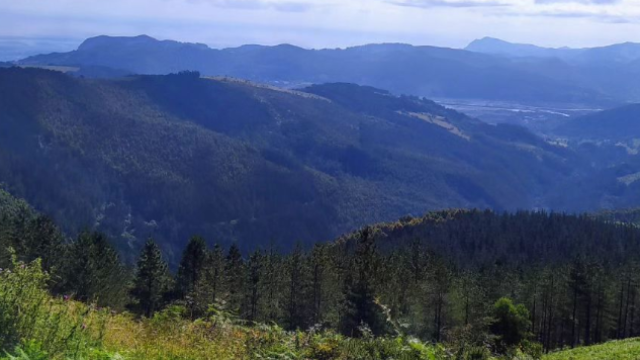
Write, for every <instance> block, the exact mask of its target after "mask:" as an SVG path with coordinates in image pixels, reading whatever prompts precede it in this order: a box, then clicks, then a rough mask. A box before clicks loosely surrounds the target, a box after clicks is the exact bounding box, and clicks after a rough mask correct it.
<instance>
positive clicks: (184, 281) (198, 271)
mask: <svg viewBox="0 0 640 360" xmlns="http://www.w3.org/2000/svg"><path fill="white" fill-rule="evenodd" d="M206 261H207V245H206V243H205V241H204V239H203V238H201V237H199V236H194V237H192V238H191V240H189V244H187V247H186V248H185V250H184V252H183V253H182V259H181V260H180V266H179V268H178V276H177V278H176V297H177V298H178V299H185V298H186V297H187V296H188V295H189V294H191V293H192V292H193V291H194V290H195V287H196V284H197V283H198V281H199V280H200V278H201V277H203V276H204V269H205V265H206Z"/></svg>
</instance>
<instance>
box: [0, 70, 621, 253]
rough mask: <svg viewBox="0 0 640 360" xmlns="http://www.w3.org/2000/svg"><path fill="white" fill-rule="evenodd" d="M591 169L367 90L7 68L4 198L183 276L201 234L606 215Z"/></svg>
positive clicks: (253, 239) (275, 234)
mask: <svg viewBox="0 0 640 360" xmlns="http://www.w3.org/2000/svg"><path fill="white" fill-rule="evenodd" d="M590 164H591V162H590V161H588V159H586V158H583V157H582V156H581V155H580V154H578V153H576V152H574V151H572V150H571V149H567V148H563V147H559V146H555V145H552V144H549V143H547V142H545V141H544V140H543V139H541V138H538V137H537V136H535V135H533V134H532V133H530V132H528V131H527V130H525V129H522V128H519V127H515V126H508V125H499V126H492V125H488V124H485V123H482V122H480V121H478V120H475V119H472V118H469V117H467V116H465V115H463V114H461V113H458V112H455V111H452V110H448V109H445V108H444V107H442V106H439V105H437V104H435V103H434V102H432V101H429V100H425V99H421V98H417V97H412V96H394V95H391V94H390V93H388V92H386V91H383V90H379V89H374V88H370V87H361V86H357V85H351V84H327V85H316V86H312V87H309V88H306V89H303V90H301V91H291V90H283V89H276V88H271V87H268V86H262V85H255V84H251V83H248V82H245V81H239V80H233V79H206V78H200V77H199V74H198V73H190V72H186V73H181V74H173V75H167V76H131V77H124V78H120V79H113V80H96V79H81V78H73V77H70V76H67V75H65V74H62V73H57V72H53V71H47V70H41V69H20V68H9V69H0V179H1V182H2V185H1V186H2V188H3V189H5V190H7V191H9V192H10V193H11V194H13V195H15V196H17V197H20V198H24V199H25V200H27V201H28V202H29V204H31V205H32V206H33V207H34V208H35V209H37V210H39V211H41V212H42V213H45V214H48V215H49V216H51V218H52V219H54V221H56V223H58V224H59V225H60V226H61V227H62V228H63V230H64V231H65V233H67V234H69V235H70V236H73V237H75V236H77V235H78V234H79V233H80V231H82V230H83V229H90V230H98V231H100V232H102V233H105V234H107V235H108V236H109V237H110V238H111V239H112V241H113V242H114V244H116V247H117V249H118V250H119V251H120V252H121V253H122V254H124V255H125V256H127V257H128V259H127V260H128V262H132V261H133V260H134V259H133V258H132V257H131V254H133V253H136V252H137V251H139V250H140V249H141V248H142V246H143V244H144V241H145V239H147V238H149V237H153V238H155V239H156V241H157V242H158V244H159V246H160V247H161V248H162V249H163V251H164V253H165V254H166V255H167V256H168V258H169V261H170V263H171V264H172V266H175V265H176V264H177V263H178V261H179V257H180V251H181V249H182V248H183V247H184V246H185V245H186V240H187V239H188V238H189V237H190V236H191V235H192V234H201V235H202V236H203V237H204V238H205V239H206V241H207V243H208V244H209V245H212V244H213V243H215V242H219V243H220V244H222V245H224V246H229V245H230V244H232V243H236V244H237V245H238V247H239V248H240V249H241V251H242V252H243V254H246V253H248V252H250V251H252V250H254V249H256V248H257V247H259V246H265V244H269V243H275V244H276V245H277V247H278V248H279V249H283V250H290V249H292V248H293V247H294V244H295V243H296V242H297V241H303V242H304V244H305V247H306V248H308V247H309V245H310V244H312V243H313V242H315V241H326V240H331V239H333V238H335V237H337V236H339V235H340V234H342V233H345V232H348V231H352V230H354V229H356V228H358V227H360V226H363V225H365V224H370V223H376V222H381V221H392V220H394V219H398V218H400V217H402V216H405V215H414V216H416V215H420V214H422V213H424V212H425V211H427V210H437V209H443V208H474V207H475V208H491V209H495V210H499V211H502V210H517V209H530V208H546V207H547V206H549V204H552V205H554V208H557V209H568V210H592V209H599V208H600V207H602V203H601V202H600V198H599V197H598V196H595V195H594V197H593V198H592V199H593V200H592V201H591V202H590V203H588V204H584V203H582V202H581V200H582V199H583V198H582V196H581V194H582V192H576V191H571V190H572V189H573V188H575V183H580V184H582V182H581V180H582V179H584V178H585V177H587V176H589V175H590V174H591V173H592V171H593V170H592V169H591V167H590V166H591V165H590ZM590 190H594V189H590ZM559 197H560V198H559ZM606 200H607V202H608V203H610V202H612V201H615V198H614V197H611V196H607V197H606Z"/></svg>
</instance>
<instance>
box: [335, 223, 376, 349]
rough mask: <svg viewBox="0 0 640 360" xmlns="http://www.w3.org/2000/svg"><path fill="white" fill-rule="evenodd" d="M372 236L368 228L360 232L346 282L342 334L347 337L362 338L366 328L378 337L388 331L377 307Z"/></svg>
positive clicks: (374, 246)
mask: <svg viewBox="0 0 640 360" xmlns="http://www.w3.org/2000/svg"><path fill="white" fill-rule="evenodd" d="M372 232H373V230H372V229H371V228H369V227H367V228H364V229H363V230H361V231H360V232H359V234H358V239H357V245H356V249H355V253H354V255H353V257H352V259H351V266H350V267H351V268H350V271H349V272H348V274H347V278H346V280H345V287H344V297H345V304H344V309H343V314H342V318H341V326H340V330H341V332H342V333H343V334H344V335H347V336H354V337H359V336H362V335H363V333H362V327H363V326H367V327H368V328H369V329H370V330H371V331H372V332H373V334H375V335H382V334H384V333H385V332H386V330H387V329H386V323H385V318H384V314H383V313H382V311H381V308H380V307H379V306H378V304H376V300H375V294H374V284H373V281H374V278H375V274H376V266H377V264H376V262H377V261H376V245H375V239H374V237H373V233H372Z"/></svg>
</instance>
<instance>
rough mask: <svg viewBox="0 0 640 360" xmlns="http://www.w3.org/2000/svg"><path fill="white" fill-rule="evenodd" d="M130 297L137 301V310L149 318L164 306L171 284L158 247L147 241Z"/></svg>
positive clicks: (165, 264)
mask: <svg viewBox="0 0 640 360" xmlns="http://www.w3.org/2000/svg"><path fill="white" fill-rule="evenodd" d="M133 284H134V286H133V289H132V290H131V295H132V296H133V297H134V298H135V299H136V300H137V301H138V304H137V308H138V310H139V311H140V312H141V313H142V314H144V315H145V316H147V317H151V316H152V315H153V314H154V313H155V312H156V311H158V310H160V309H161V308H162V306H163V305H164V303H165V301H166V297H167V293H168V291H169V288H170V284H171V275H170V274H169V269H168V266H167V263H166V262H165V261H164V260H163V259H162V253H161V252H160V248H159V247H158V245H157V244H156V243H155V242H154V241H153V240H152V239H149V240H147V242H146V243H145V245H144V247H143V249H142V252H141V253H140V257H139V259H138V264H137V267H136V274H135V278H134V282H133Z"/></svg>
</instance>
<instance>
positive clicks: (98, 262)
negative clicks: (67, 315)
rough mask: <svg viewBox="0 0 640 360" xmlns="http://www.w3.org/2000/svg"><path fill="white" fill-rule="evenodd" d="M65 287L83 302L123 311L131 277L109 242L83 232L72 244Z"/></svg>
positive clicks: (66, 270) (93, 233)
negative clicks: (92, 302)
mask: <svg viewBox="0 0 640 360" xmlns="http://www.w3.org/2000/svg"><path fill="white" fill-rule="evenodd" d="M64 274H65V276H64V277H63V278H64V279H65V281H64V284H63V285H62V287H63V289H64V290H66V291H67V292H72V293H73V294H75V296H76V297H77V298H78V299H79V300H82V301H96V302H97V303H98V304H99V305H101V306H110V307H115V308H121V307H122V306H123V305H124V303H125V301H126V284H127V281H128V278H129V274H128V272H127V271H126V269H125V268H124V266H123V265H122V263H121V261H120V257H119V256H118V253H117V252H116V250H115V249H114V248H113V247H112V246H111V244H110V243H109V241H108V240H107V238H106V237H105V236H104V235H102V234H100V233H97V232H88V231H85V232H82V233H81V234H80V235H79V236H78V239H77V240H76V241H75V242H74V243H73V244H72V246H71V249H70V252H69V258H68V261H67V266H66V268H65V270H64Z"/></svg>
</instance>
